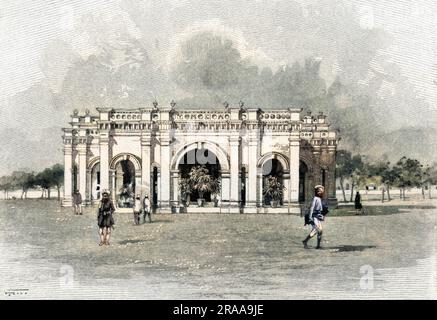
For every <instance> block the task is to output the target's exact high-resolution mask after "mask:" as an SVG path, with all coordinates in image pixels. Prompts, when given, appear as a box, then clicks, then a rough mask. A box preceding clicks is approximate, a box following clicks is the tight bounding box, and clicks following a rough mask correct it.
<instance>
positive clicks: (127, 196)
mask: <svg viewBox="0 0 437 320" xmlns="http://www.w3.org/2000/svg"><path fill="white" fill-rule="evenodd" d="M135 187H136V185H135V166H134V164H133V163H132V161H130V160H128V159H126V160H121V161H119V162H117V164H116V165H115V200H116V202H117V206H118V207H119V208H132V207H133V202H134V197H135Z"/></svg>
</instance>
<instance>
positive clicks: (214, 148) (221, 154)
mask: <svg viewBox="0 0 437 320" xmlns="http://www.w3.org/2000/svg"><path fill="white" fill-rule="evenodd" d="M195 149H199V150H202V149H204V150H208V151H210V152H212V153H213V154H214V155H215V156H216V157H217V159H218V161H219V162H220V166H221V170H222V171H229V159H228V156H227V154H226V152H225V151H224V150H223V149H222V148H221V147H220V146H219V145H218V144H215V143H212V142H208V141H199V142H192V143H190V144H187V145H184V146H182V147H181V148H179V149H178V150H177V151H176V153H175V155H174V156H173V159H172V162H171V169H172V170H178V167H179V163H180V162H181V160H182V158H183V157H184V155H185V154H186V153H187V152H189V151H191V150H195Z"/></svg>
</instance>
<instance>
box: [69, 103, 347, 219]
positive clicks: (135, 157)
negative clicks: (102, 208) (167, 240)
mask: <svg viewBox="0 0 437 320" xmlns="http://www.w3.org/2000/svg"><path fill="white" fill-rule="evenodd" d="M97 111H98V114H95V115H91V114H90V112H89V110H86V111H85V113H84V114H82V115H81V114H79V113H78V112H77V111H75V112H74V114H73V115H72V116H71V122H70V126H69V127H68V128H64V129H63V132H64V134H63V142H64V164H65V178H64V179H65V181H64V198H63V205H64V206H71V205H72V193H73V192H74V190H75V189H77V190H79V192H80V193H81V194H82V197H83V198H84V199H85V202H86V203H87V204H92V203H94V202H96V201H98V199H99V198H100V194H101V192H102V191H103V190H108V191H110V194H111V197H112V199H113V200H114V202H115V204H116V206H117V208H118V209H119V210H122V208H129V207H130V206H131V202H132V197H133V195H135V194H140V195H141V196H144V195H146V194H147V195H149V197H150V199H151V201H152V203H153V204H154V205H155V207H156V210H157V212H175V211H178V210H179V208H180V207H181V205H182V199H183V195H182V193H181V190H180V189H181V180H182V178H184V177H187V174H189V171H190V168H192V167H193V166H197V165H203V166H205V167H206V168H207V169H208V170H209V172H210V173H211V174H212V175H214V176H215V177H216V178H217V179H219V180H220V182H221V183H220V193H219V195H218V198H219V201H218V204H217V203H216V206H213V205H212V204H208V203H207V204H206V207H205V208H197V206H196V205H195V204H193V205H190V206H189V207H188V208H187V209H186V210H187V211H188V212H196V211H208V212H214V211H219V212H247V213H256V212H270V211H275V212H281V211H282V212H289V213H291V212H297V211H298V210H299V204H300V203H307V202H308V201H310V200H311V197H312V195H313V187H314V186H315V185H316V184H322V185H324V186H325V187H326V192H325V194H326V197H327V198H328V200H329V201H331V202H336V199H335V154H336V148H337V144H338V141H339V138H338V134H337V132H336V131H334V130H330V129H329V124H328V123H327V121H326V116H325V115H323V114H322V113H320V114H318V115H315V116H314V115H311V113H308V114H305V115H304V114H303V113H302V109H293V108H288V109H281V110H261V109H251V108H245V107H244V105H243V103H240V106H239V107H234V108H233V107H229V106H228V105H226V104H225V106H224V107H222V108H218V109H211V110H185V109H184V110H178V109H177V108H176V106H175V103H173V102H172V103H171V105H170V106H168V107H158V104H157V103H156V102H154V103H153V107H151V108H142V109H113V108H97ZM270 176H275V177H277V178H278V180H279V181H280V182H281V183H282V184H283V185H284V186H285V190H284V193H283V195H282V197H281V201H280V204H279V207H278V208H275V209H272V208H271V206H270V205H269V199H267V197H266V196H265V194H264V192H263V189H264V187H265V184H266V179H267V178H268V177H270ZM197 196H198V195H197ZM195 198H196V195H195V194H193V195H192V198H191V201H195V200H196V199H195ZM204 198H205V199H206V200H207V201H208V200H211V195H208V194H207V192H206V195H205V196H204Z"/></svg>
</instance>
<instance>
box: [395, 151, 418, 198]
mask: <svg viewBox="0 0 437 320" xmlns="http://www.w3.org/2000/svg"><path fill="white" fill-rule="evenodd" d="M422 170H423V165H422V164H421V163H420V162H419V161H418V160H416V159H410V158H407V157H405V156H404V157H402V158H401V159H399V161H398V162H397V163H396V165H395V166H394V167H393V171H394V174H395V176H396V184H397V186H398V187H399V190H400V191H399V192H400V198H401V199H403V200H405V189H407V188H413V187H421V186H422V183H423V178H422V176H423V173H422Z"/></svg>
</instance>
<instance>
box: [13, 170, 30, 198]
mask: <svg viewBox="0 0 437 320" xmlns="http://www.w3.org/2000/svg"><path fill="white" fill-rule="evenodd" d="M11 180H12V187H15V188H18V189H21V196H20V198H21V199H23V198H24V199H25V198H27V191H28V190H29V189H30V188H32V187H33V186H35V174H34V173H33V172H26V171H14V172H12V175H11Z"/></svg>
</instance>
